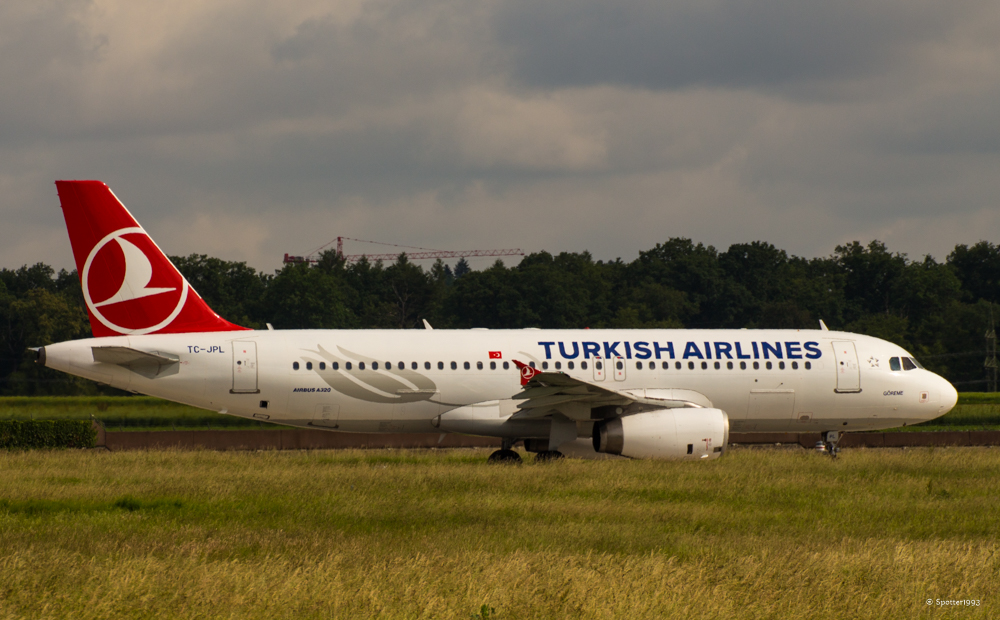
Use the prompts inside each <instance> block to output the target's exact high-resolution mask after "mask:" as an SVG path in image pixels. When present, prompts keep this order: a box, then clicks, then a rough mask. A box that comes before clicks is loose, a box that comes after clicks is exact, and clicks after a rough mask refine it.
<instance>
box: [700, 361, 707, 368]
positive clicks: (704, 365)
mask: <svg viewBox="0 0 1000 620" xmlns="http://www.w3.org/2000/svg"><path fill="white" fill-rule="evenodd" d="M701 369H702V370H708V362H702V363H701Z"/></svg>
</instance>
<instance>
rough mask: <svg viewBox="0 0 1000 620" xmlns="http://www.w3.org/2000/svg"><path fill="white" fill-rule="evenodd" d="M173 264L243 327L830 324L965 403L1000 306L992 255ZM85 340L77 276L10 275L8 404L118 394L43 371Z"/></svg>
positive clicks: (330, 256)
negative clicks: (49, 359)
mask: <svg viewBox="0 0 1000 620" xmlns="http://www.w3.org/2000/svg"><path fill="white" fill-rule="evenodd" d="M171 260H173V261H174V264H175V265H177V267H178V269H179V270H180V271H181V272H182V273H183V274H184V276H185V277H186V278H187V279H188V281H189V282H190V283H191V285H192V286H193V287H194V288H195V290H197V291H198V292H199V293H200V294H201V296H202V297H203V298H204V299H205V301H206V302H208V304H209V305H210V306H211V307H212V308H213V309H214V310H215V311H216V312H218V313H219V314H220V315H221V316H223V317H224V318H226V319H228V320H230V321H232V322H234V323H237V324H240V325H244V326H246V327H253V328H264V327H265V326H266V324H267V323H271V324H272V325H273V326H274V327H275V328H276V329H306V328H312V329H371V328H382V329H415V328H421V327H422V319H427V320H428V321H429V322H430V323H431V324H432V325H433V326H434V327H435V328H469V327H488V328H493V329H502V328H522V327H541V328H583V327H591V328H641V327H645V328H682V327H687V328H744V327H745V328H782V329H817V328H818V325H819V320H820V319H822V320H823V321H824V322H825V323H826V324H827V325H828V326H829V327H830V329H841V330H845V331H851V332H857V333H861V334H868V335H871V336H876V337H879V338H883V339H885V340H889V341H891V342H895V343H897V344H899V345H901V346H903V347H905V348H906V349H908V350H909V351H910V352H911V353H912V354H914V355H915V356H916V357H917V358H918V359H920V360H921V361H922V362H923V364H924V365H925V366H926V367H927V368H929V369H931V370H933V371H935V372H938V373H940V374H941V375H943V376H944V377H946V378H948V379H949V380H951V381H952V382H954V383H955V384H956V386H957V387H958V388H959V389H960V390H983V389H985V387H986V385H987V384H986V371H985V370H984V359H985V358H986V355H987V339H986V334H987V332H988V331H989V330H990V329H991V321H992V313H993V304H995V303H997V302H1000V246H996V245H994V244H992V243H990V242H987V241H981V242H979V243H977V244H975V245H972V246H967V245H957V246H955V249H954V251H952V252H951V253H950V254H949V255H948V257H947V259H946V260H945V261H944V262H937V261H936V260H935V259H934V258H933V257H930V256H927V257H925V258H923V259H922V260H911V259H909V258H908V257H907V256H906V255H905V254H901V253H898V252H890V251H889V250H888V248H886V246H885V244H883V243H881V242H879V241H872V242H871V243H869V244H868V245H862V244H861V243H858V242H853V243H850V244H847V245H842V246H837V247H836V249H835V251H834V252H833V254H832V255H830V256H827V257H821V258H801V257H797V256H790V255H788V254H787V253H786V252H785V251H784V250H780V249H778V248H776V247H775V246H773V245H771V244H769V243H764V242H759V241H755V242H753V243H740V244H734V245H732V246H730V247H729V248H728V249H727V250H725V251H719V250H717V249H716V248H714V247H712V246H706V245H703V244H701V243H694V242H693V241H691V240H690V239H685V238H672V239H669V240H668V241H666V242H665V243H662V244H657V245H656V246H655V247H654V248H652V249H649V250H646V251H644V252H640V253H639V256H638V258H636V259H635V260H633V261H631V262H624V261H622V260H621V259H617V260H613V261H595V260H594V259H593V257H592V256H591V255H590V254H589V253H587V252H583V253H567V252H564V253H561V254H557V255H552V254H549V253H547V252H538V253H535V254H530V255H528V256H526V257H525V258H524V259H523V260H522V261H521V262H520V263H519V264H517V265H515V266H511V267H507V266H505V265H504V264H503V263H502V262H501V261H497V262H496V263H494V264H493V265H492V266H491V267H488V268H486V269H482V270H478V271H477V270H472V269H470V268H469V265H468V263H467V262H466V261H465V260H464V259H463V260H460V261H459V262H458V263H457V264H456V265H455V268H454V269H452V268H451V267H450V266H449V265H446V264H444V263H443V262H441V261H440V260H439V261H438V262H436V263H434V264H433V265H431V266H430V267H429V268H426V269H425V268H424V267H422V266H420V265H417V264H415V263H413V262H411V261H409V260H408V259H407V257H406V255H405V254H400V256H399V258H398V259H397V260H396V261H395V262H393V263H390V264H383V263H381V262H375V263H371V262H368V261H366V260H362V261H360V262H355V263H345V262H344V261H343V259H342V258H341V257H339V256H338V255H337V254H336V253H335V252H333V251H330V252H326V253H324V254H322V256H321V258H320V260H319V261H318V262H317V263H314V264H305V263H299V264H288V265H285V266H284V267H283V268H282V269H281V270H278V271H275V272H274V273H264V272H258V271H256V270H255V269H254V268H252V267H250V266H248V265H247V264H246V263H242V262H233V261H225V260H221V259H218V258H213V257H209V256H206V255H198V254H192V255H190V256H186V257H171ZM998 310H1000V308H998ZM997 318H1000V316H998V317H997ZM88 337H90V324H89V322H88V320H87V313H86V308H85V305H84V302H83V295H82V293H81V290H80V282H79V279H78V278H77V274H76V271H72V272H70V271H65V270H61V271H59V272H58V273H57V272H55V270H53V269H52V268H51V267H50V266H48V265H45V264H42V263H38V264H36V265H33V266H30V267H29V266H27V265H25V266H23V267H21V268H20V269H14V270H12V269H3V270H0V394H4V395H30V394H86V393H98V392H112V391H113V390H110V388H102V387H100V386H96V385H94V384H93V383H91V382H89V381H84V380H77V379H73V378H70V377H67V376H66V375H63V374H62V373H57V372H54V371H51V370H47V369H42V368H39V367H38V366H37V365H35V364H33V360H34V355H33V353H32V352H31V351H29V350H28V347H33V346H43V345H46V344H51V343H53V342H60V341H63V340H71V339H76V338H88Z"/></svg>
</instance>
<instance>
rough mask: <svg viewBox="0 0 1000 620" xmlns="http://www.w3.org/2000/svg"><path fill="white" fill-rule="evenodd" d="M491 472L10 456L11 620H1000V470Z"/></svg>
mask: <svg viewBox="0 0 1000 620" xmlns="http://www.w3.org/2000/svg"><path fill="white" fill-rule="evenodd" d="M486 454H487V453H486V452H477V451H450V452H423V453H417V452H400V451H371V452H361V451H351V452H298V453H289V452H281V453H279V452H258V453H216V452H147V453H116V454H109V453H100V452H81V451H73V452H71V451H63V452H23V453H4V454H0V617H2V618H15V617H31V618H59V617H87V618H119V617H127V618H145V617H180V618H352V617H364V618H367V617H379V618H463V619H466V618H470V616H471V615H472V614H479V613H480V611H481V609H482V606H483V605H484V604H485V605H486V606H487V607H486V609H487V610H488V609H489V608H493V609H495V610H496V612H495V614H494V616H495V617H497V618H552V617H581V618H648V617H685V618H720V617H737V618H784V617H803V616H808V617H816V618H897V617H917V618H922V617H927V618H931V617H934V618H937V617H940V616H941V615H942V614H944V615H947V616H949V617H951V616H959V615H960V616H961V617H963V618H989V617H995V616H996V615H997V606H996V605H995V603H994V600H995V595H996V591H997V586H998V583H1000V559H998V557H1000V556H998V553H997V552H998V548H1000V543H998V542H997V538H998V536H997V535H998V533H1000V525H998V521H997V519H996V512H997V510H996V509H997V498H998V497H1000V493H998V492H1000V482H998V479H1000V478H998V476H997V474H998V469H1000V451H997V450H992V449H973V448H955V449H934V450H923V449H921V450H905V451H902V450H901V451H893V450H879V451H875V450H871V451H864V450H848V451H846V452H844V453H843V454H842V457H841V459H839V460H838V461H833V460H831V459H829V458H826V457H823V456H821V455H818V454H814V453H809V452H805V451H800V452H791V451H787V452H786V451H751V450H743V451H735V452H733V453H732V454H730V455H727V457H726V458H723V459H720V460H718V461H714V462H711V463H664V462H652V461H617V462H610V461H591V462H586V461H563V462H558V463H549V464H532V463H527V464H525V465H524V466H521V467H488V466H486V464H485V462H484V461H485V457H486ZM943 598H952V599H957V598H963V599H964V598H970V599H978V600H981V601H982V603H981V606H979V607H972V608H963V609H945V608H940V607H938V606H937V605H930V606H928V605H927V604H926V600H927V599H943Z"/></svg>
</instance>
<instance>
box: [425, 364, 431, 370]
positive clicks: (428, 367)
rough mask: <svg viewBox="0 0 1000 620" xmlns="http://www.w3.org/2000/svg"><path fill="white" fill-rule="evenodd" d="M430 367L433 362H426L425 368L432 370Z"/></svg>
mask: <svg viewBox="0 0 1000 620" xmlns="http://www.w3.org/2000/svg"><path fill="white" fill-rule="evenodd" d="M430 369H431V363H430V362H424V370H430Z"/></svg>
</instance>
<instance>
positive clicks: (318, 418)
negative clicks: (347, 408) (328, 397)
mask: <svg viewBox="0 0 1000 620" xmlns="http://www.w3.org/2000/svg"><path fill="white" fill-rule="evenodd" d="M339 422H340V405H334V404H332V403H320V404H318V405H316V409H315V411H314V412H313V419H312V421H311V422H310V423H309V424H310V425H311V426H322V427H325V428H338V427H339V426H340V424H339Z"/></svg>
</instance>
